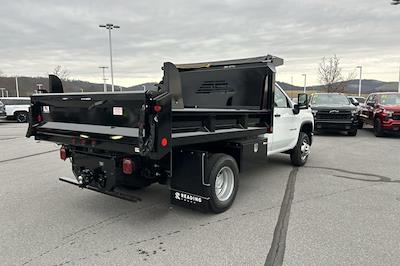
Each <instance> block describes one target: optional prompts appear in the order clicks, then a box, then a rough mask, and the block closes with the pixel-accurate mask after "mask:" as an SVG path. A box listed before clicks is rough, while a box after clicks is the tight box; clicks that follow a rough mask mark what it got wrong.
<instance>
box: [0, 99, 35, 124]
mask: <svg viewBox="0 0 400 266" xmlns="http://www.w3.org/2000/svg"><path fill="white" fill-rule="evenodd" d="M0 102H1V103H2V104H3V105H4V106H3V110H4V111H3V116H6V117H7V118H8V119H15V120H17V121H18V122H19V123H25V122H28V113H29V107H30V104H31V99H30V98H29V97H7V98H0Z"/></svg>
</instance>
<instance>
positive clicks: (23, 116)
mask: <svg viewBox="0 0 400 266" xmlns="http://www.w3.org/2000/svg"><path fill="white" fill-rule="evenodd" d="M15 119H16V120H17V122H18V123H26V122H28V112H17V113H15Z"/></svg>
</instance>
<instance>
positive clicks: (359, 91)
mask: <svg viewBox="0 0 400 266" xmlns="http://www.w3.org/2000/svg"><path fill="white" fill-rule="evenodd" d="M357 68H359V69H360V79H359V80H358V96H361V78H362V66H357Z"/></svg>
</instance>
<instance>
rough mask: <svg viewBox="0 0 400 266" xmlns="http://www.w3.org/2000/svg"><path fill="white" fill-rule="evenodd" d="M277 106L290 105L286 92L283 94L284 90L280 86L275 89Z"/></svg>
mask: <svg viewBox="0 0 400 266" xmlns="http://www.w3.org/2000/svg"><path fill="white" fill-rule="evenodd" d="M275 107H278V108H289V107H290V106H289V102H288V99H287V98H286V96H285V94H283V92H282V91H281V90H280V89H278V88H276V89H275Z"/></svg>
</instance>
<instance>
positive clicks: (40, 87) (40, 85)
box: [36, 83, 43, 93]
mask: <svg viewBox="0 0 400 266" xmlns="http://www.w3.org/2000/svg"><path fill="white" fill-rule="evenodd" d="M36 86H37V87H38V89H37V91H38V93H41V90H42V86H43V84H40V83H38V84H36Z"/></svg>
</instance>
